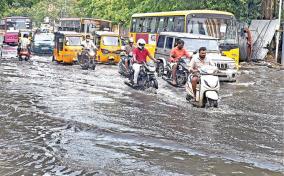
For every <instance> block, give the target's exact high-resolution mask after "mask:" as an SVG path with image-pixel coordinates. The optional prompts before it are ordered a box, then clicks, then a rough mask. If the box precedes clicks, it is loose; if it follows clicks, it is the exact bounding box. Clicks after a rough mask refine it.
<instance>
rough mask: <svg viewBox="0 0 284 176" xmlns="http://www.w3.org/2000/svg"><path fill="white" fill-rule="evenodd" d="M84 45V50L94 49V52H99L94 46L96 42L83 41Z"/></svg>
mask: <svg viewBox="0 0 284 176" xmlns="http://www.w3.org/2000/svg"><path fill="white" fill-rule="evenodd" d="M82 45H83V46H84V48H86V49H94V50H97V47H96V45H95V44H94V42H93V41H92V40H90V41H86V40H84V41H82Z"/></svg>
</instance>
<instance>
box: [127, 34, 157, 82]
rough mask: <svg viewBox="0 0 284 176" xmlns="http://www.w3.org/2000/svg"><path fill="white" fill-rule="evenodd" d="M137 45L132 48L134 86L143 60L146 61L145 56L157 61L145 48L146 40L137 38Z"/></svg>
mask: <svg viewBox="0 0 284 176" xmlns="http://www.w3.org/2000/svg"><path fill="white" fill-rule="evenodd" d="M137 45H138V47H137V48H135V49H134V50H133V66H132V67H133V70H134V80H133V81H134V85H133V86H134V87H137V86H138V85H137V82H138V76H139V72H140V67H141V65H142V64H143V63H144V62H147V56H148V57H149V58H150V59H151V60H153V61H154V62H157V59H155V58H154V57H153V56H151V54H150V53H149V51H148V50H147V49H146V48H145V45H146V42H145V40H144V39H139V40H138V41H137Z"/></svg>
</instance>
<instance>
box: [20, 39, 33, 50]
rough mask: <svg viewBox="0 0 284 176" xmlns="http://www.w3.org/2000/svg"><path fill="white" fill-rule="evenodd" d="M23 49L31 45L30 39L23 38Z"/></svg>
mask: <svg viewBox="0 0 284 176" xmlns="http://www.w3.org/2000/svg"><path fill="white" fill-rule="evenodd" d="M20 43H21V48H27V47H28V45H30V43H31V42H30V40H29V39H28V38H21V41H20Z"/></svg>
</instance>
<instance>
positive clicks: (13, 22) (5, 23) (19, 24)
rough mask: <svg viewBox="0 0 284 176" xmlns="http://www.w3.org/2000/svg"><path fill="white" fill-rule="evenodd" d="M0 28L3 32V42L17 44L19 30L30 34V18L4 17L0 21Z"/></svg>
mask: <svg viewBox="0 0 284 176" xmlns="http://www.w3.org/2000/svg"><path fill="white" fill-rule="evenodd" d="M0 30H1V31H3V32H4V43H7V44H17V43H18V42H19V32H24V33H28V34H31V32H32V19H31V18H29V17H20V16H14V17H6V18H3V19H2V20H1V21H0Z"/></svg>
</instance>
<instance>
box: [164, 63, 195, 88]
mask: <svg viewBox="0 0 284 176" xmlns="http://www.w3.org/2000/svg"><path fill="white" fill-rule="evenodd" d="M189 63H190V60H189V59H187V58H181V59H180V60H179V61H178V62H177V71H176V82H177V84H176V85H175V86H177V87H181V86H184V85H185V84H186V81H187V78H188V75H189V71H188V68H189ZM172 69H173V65H172V64H171V63H167V66H166V74H165V75H164V76H163V77H162V78H163V79H164V80H166V81H168V82H169V83H172V80H173V74H172Z"/></svg>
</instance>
